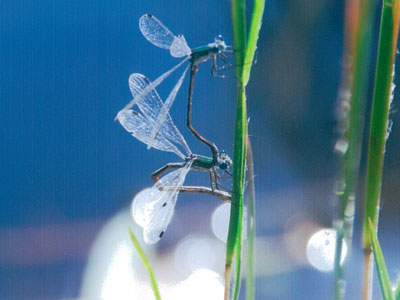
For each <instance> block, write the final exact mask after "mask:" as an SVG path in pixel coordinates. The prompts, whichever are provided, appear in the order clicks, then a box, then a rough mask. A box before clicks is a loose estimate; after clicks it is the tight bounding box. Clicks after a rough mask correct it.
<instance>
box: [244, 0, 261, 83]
mask: <svg viewBox="0 0 400 300" xmlns="http://www.w3.org/2000/svg"><path fill="white" fill-rule="evenodd" d="M264 8H265V0H254V7H253V15H252V17H251V23H250V29H249V37H248V40H247V46H246V52H245V57H244V65H243V84H244V85H245V86H246V85H247V83H248V82H249V79H250V70H251V66H252V64H253V60H254V54H255V52H256V49H257V41H258V36H259V33H260V29H261V24H262V18H263V15H264Z"/></svg>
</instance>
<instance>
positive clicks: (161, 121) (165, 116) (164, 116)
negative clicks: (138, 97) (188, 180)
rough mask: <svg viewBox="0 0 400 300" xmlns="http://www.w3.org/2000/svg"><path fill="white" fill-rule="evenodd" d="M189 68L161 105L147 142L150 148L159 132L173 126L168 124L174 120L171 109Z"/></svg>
mask: <svg viewBox="0 0 400 300" xmlns="http://www.w3.org/2000/svg"><path fill="white" fill-rule="evenodd" d="M188 69H189V65H188V66H187V67H186V69H185V70H184V71H183V73H182V75H181V77H180V78H179V80H178V81H177V83H176V84H175V86H174V88H173V89H172V91H171V92H170V93H169V95H168V98H167V100H165V102H164V104H163V105H162V106H161V109H160V110H159V113H158V115H157V116H156V119H155V120H154V127H153V130H152V132H151V134H150V139H149V143H148V144H147V145H148V146H147V148H148V149H150V148H151V147H153V141H155V138H156V137H157V135H158V133H159V132H160V131H161V132H162V133H163V132H164V131H165V127H168V128H172V127H171V126H170V125H168V126H166V125H167V124H170V122H172V120H171V116H170V114H169V110H170V108H171V106H172V104H173V103H174V101H175V98H176V95H177V94H178V91H179V89H180V88H181V86H182V82H183V80H184V79H185V75H186V72H187V70H188ZM160 100H161V99H160ZM161 104H162V102H161ZM138 105H139V104H138ZM172 125H173V123H172ZM174 126H175V125H174ZM175 129H176V127H175ZM177 132H178V133H179V131H177ZM179 134H180V133H179ZM174 137H175V135H174ZM181 137H182V136H181ZM182 139H183V137H182ZM183 141H184V140H183ZM179 144H181V143H179ZM182 146H183V145H182ZM186 146H187V145H186ZM185 150H186V151H188V150H189V149H188V148H187V149H185ZM189 151H190V150H189Z"/></svg>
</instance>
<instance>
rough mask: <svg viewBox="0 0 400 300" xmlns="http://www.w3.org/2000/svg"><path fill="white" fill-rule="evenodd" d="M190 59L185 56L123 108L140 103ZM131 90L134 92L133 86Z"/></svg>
mask: <svg viewBox="0 0 400 300" xmlns="http://www.w3.org/2000/svg"><path fill="white" fill-rule="evenodd" d="M188 59H189V58H185V59H184V60H182V61H181V62H180V63H179V64H177V65H176V66H174V67H172V68H171V69H169V70H168V71H166V72H165V73H163V74H161V75H160V76H159V77H158V78H157V79H156V80H154V81H153V82H152V83H151V84H149V85H148V86H147V87H146V88H144V89H143V90H142V91H141V92H140V93H138V94H135V95H134V96H133V99H132V100H131V101H130V102H129V103H128V104H127V105H126V106H125V107H124V108H123V110H125V109H130V108H132V107H133V106H134V105H136V103H138V102H139V101H141V100H143V99H144V98H146V96H147V94H148V93H149V92H151V91H152V90H155V89H156V87H158V86H159V85H160V84H161V83H162V82H163V81H164V80H165V79H166V78H167V77H168V76H169V75H171V73H172V72H174V71H175V70H176V69H177V68H179V67H180V66H181V65H182V64H183V63H184V62H186V61H187V60H188ZM131 92H132V88H131Z"/></svg>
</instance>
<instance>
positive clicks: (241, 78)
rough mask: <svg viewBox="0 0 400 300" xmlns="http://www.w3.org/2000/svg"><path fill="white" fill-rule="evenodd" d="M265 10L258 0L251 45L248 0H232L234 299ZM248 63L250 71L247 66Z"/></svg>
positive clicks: (230, 244)
mask: <svg viewBox="0 0 400 300" xmlns="http://www.w3.org/2000/svg"><path fill="white" fill-rule="evenodd" d="M263 12H264V0H255V4H254V8H253V14H252V21H251V26H250V35H249V38H250V39H249V41H248V43H249V44H250V47H249V48H248V49H247V41H246V39H247V33H246V1H245V0H232V22H233V36H234V48H235V49H236V50H238V51H237V52H236V55H235V61H236V65H237V66H238V67H237V68H236V74H237V78H238V85H239V86H238V99H237V105H236V121H235V138H234V153H233V163H234V169H233V191H232V205H231V215H230V220H229V232H228V240H227V247H226V262H225V300H227V299H228V298H229V279H230V271H231V265H232V260H233V255H234V254H235V255H236V264H235V278H234V288H233V299H234V300H236V299H238V297H239V291H240V268H241V252H242V235H241V234H242V216H243V192H244V179H245V171H246V140H247V108H246V84H247V82H248V80H249V78H250V71H251V65H252V60H253V58H254V52H255V50H256V44H257V39H258V35H259V30H260V27H261V20H262V15H263ZM247 56H248V57H247ZM245 61H246V62H247V64H245ZM245 65H247V67H246V71H244V68H243V66H245Z"/></svg>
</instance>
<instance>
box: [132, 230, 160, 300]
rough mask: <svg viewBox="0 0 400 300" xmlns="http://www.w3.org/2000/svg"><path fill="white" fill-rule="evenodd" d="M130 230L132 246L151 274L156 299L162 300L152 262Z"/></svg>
mask: <svg viewBox="0 0 400 300" xmlns="http://www.w3.org/2000/svg"><path fill="white" fill-rule="evenodd" d="M128 230H129V236H130V237H131V241H132V244H133V246H134V247H135V249H136V252H137V253H138V254H139V256H140V258H141V260H142V261H143V263H144V265H145V266H146V269H147V272H148V273H149V276H150V281H151V287H152V289H153V292H154V297H155V298H156V299H157V300H161V296H160V291H159V289H158V286H157V280H156V277H155V276H154V272H153V269H152V268H151V265H150V262H149V260H148V259H147V257H146V254H144V252H143V250H142V248H141V247H140V244H139V242H138V240H137V239H136V237H135V235H134V234H133V232H132V230H131V229H130V228H128Z"/></svg>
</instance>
